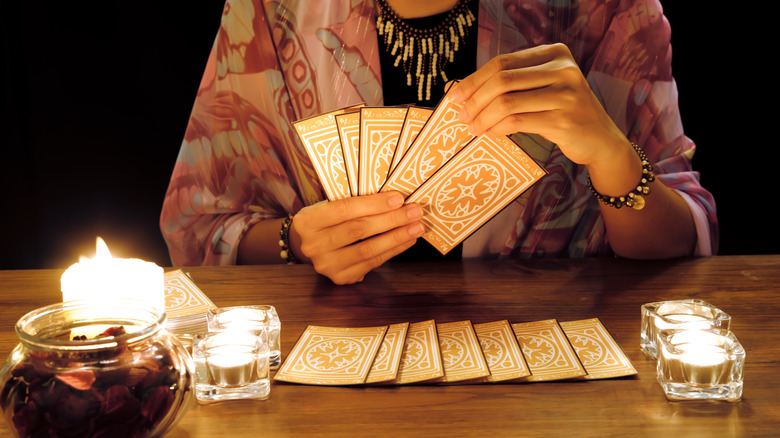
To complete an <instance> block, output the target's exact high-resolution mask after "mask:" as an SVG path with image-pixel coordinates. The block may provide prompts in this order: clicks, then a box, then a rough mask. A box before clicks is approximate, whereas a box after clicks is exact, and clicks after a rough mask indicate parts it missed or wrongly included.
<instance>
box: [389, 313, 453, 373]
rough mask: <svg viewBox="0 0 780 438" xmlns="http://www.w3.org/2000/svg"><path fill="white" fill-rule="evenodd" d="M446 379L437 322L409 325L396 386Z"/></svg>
mask: <svg viewBox="0 0 780 438" xmlns="http://www.w3.org/2000/svg"><path fill="white" fill-rule="evenodd" d="M442 377H444V365H442V361H441V351H440V348H439V339H438V335H437V334H436V321H434V320H428V321H422V322H416V323H412V324H409V331H408V332H407V334H406V342H405V344H404V350H403V353H401V365H400V367H399V368H398V376H397V377H396V379H395V380H394V381H393V383H395V384H399V385H402V384H408V383H422V382H426V383H428V382H436V381H438V380H440V379H441V378H442Z"/></svg>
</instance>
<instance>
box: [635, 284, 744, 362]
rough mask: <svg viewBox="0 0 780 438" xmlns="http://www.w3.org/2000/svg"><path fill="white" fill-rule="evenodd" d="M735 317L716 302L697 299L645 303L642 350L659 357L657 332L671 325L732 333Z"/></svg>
mask: <svg viewBox="0 0 780 438" xmlns="http://www.w3.org/2000/svg"><path fill="white" fill-rule="evenodd" d="M730 326H731V317H730V316H729V315H728V314H727V313H726V312H724V311H722V310H720V309H718V308H717V307H715V306H713V305H712V304H710V303H708V302H706V301H702V300H696V299H688V300H674V301H659V302H655V303H647V304H644V305H642V327H641V330H642V333H641V347H642V350H643V351H644V352H645V353H646V354H648V355H649V356H651V357H654V358H657V357H658V347H657V339H656V337H657V334H658V332H659V331H660V330H670V329H711V330H718V331H720V332H722V333H728V331H729V328H730Z"/></svg>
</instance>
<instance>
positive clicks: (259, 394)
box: [192, 305, 281, 402]
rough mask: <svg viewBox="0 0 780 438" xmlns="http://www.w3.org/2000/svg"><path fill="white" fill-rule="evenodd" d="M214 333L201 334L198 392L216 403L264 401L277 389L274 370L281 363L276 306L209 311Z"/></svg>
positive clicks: (196, 348)
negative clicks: (272, 373)
mask: <svg viewBox="0 0 780 438" xmlns="http://www.w3.org/2000/svg"><path fill="white" fill-rule="evenodd" d="M206 317H207V321H208V332H207V333H203V334H199V335H196V336H195V337H194V339H193V344H192V357H193V359H194V361H195V376H196V377H195V395H196V397H197V399H198V401H201V402H214V401H223V400H237V399H260V400H264V399H266V398H268V397H269V395H270V392H271V380H270V370H271V369H272V368H278V366H279V362H280V351H279V348H280V346H279V332H280V325H281V324H280V322H279V316H278V314H277V313H276V309H275V308H274V307H273V306H268V305H260V306H235V307H221V308H213V309H209V310H208V311H207V313H206Z"/></svg>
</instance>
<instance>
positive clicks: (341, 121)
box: [336, 111, 360, 196]
mask: <svg viewBox="0 0 780 438" xmlns="http://www.w3.org/2000/svg"><path fill="white" fill-rule="evenodd" d="M336 128H337V129H338V131H339V139H340V140H341V153H342V155H343V156H344V167H345V169H346V171H347V180H348V181H349V191H350V193H351V194H352V196H355V195H357V193H358V160H359V156H358V152H359V150H360V148H359V142H360V112H359V111H353V112H351V113H344V114H337V115H336Z"/></svg>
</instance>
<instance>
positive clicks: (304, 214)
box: [289, 192, 424, 284]
mask: <svg viewBox="0 0 780 438" xmlns="http://www.w3.org/2000/svg"><path fill="white" fill-rule="evenodd" d="M422 214H423V211H422V208H420V206H418V205H416V204H408V205H404V199H403V196H402V195H401V194H400V193H398V192H382V193H378V194H375V195H368V196H356V197H351V198H346V199H341V200H338V201H333V202H327V201H325V202H320V203H317V204H314V205H310V206H308V207H304V208H302V209H301V210H300V211H299V212H298V213H297V214H296V215H295V218H294V220H293V222H292V228H291V229H290V237H289V238H290V245H291V248H292V250H293V254H295V256H296V258H297V259H299V260H301V261H310V262H311V263H312V265H313V266H314V269H315V270H316V271H317V272H318V273H320V274H322V275H324V276H326V277H328V278H330V279H331V280H332V281H333V282H334V283H336V284H351V283H357V282H359V281H361V280H363V277H364V276H365V274H366V273H368V272H369V271H371V270H373V269H375V268H377V267H379V266H380V265H382V264H383V263H384V262H386V261H387V260H389V259H390V258H392V257H394V256H396V255H398V254H400V253H402V252H403V251H405V250H406V249H408V248H410V247H411V246H412V245H414V243H415V241H416V240H417V238H418V237H420V236H421V235H422V234H423V231H424V227H423V224H422V222H420V219H421V218H422Z"/></svg>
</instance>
